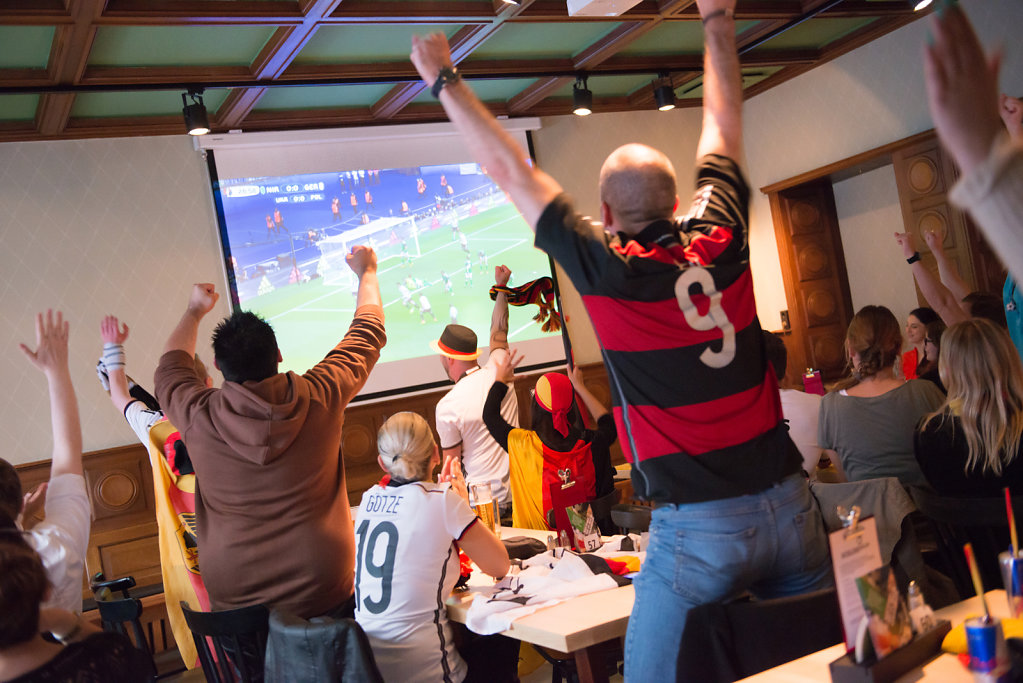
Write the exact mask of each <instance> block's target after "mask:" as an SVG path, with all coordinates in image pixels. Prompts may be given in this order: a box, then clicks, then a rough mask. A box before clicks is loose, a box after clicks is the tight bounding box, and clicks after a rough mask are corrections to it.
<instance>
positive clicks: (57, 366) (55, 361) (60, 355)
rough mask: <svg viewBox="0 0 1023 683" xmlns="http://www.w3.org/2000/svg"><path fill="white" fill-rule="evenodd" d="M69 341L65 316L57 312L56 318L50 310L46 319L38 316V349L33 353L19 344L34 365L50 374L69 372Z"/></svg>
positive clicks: (40, 314) (40, 315)
mask: <svg viewBox="0 0 1023 683" xmlns="http://www.w3.org/2000/svg"><path fill="white" fill-rule="evenodd" d="M67 340H68V322H67V321H66V320H64V314H63V313H61V312H60V311H57V315H56V317H54V315H53V310H52V309H50V310H47V311H46V318H45V319H44V318H43V314H42V313H39V314H38V315H36V349H35V350H34V351H33V350H32V349H30V348H29V347H27V346H25V345H24V344H19V347H20V348H21V350H22V352H23V353H24V354H25V357H26V358H28V360H29V362H30V363H32V365H34V366H36V367H37V368H39V369H40V370H42V371H43V372H44V373H46V374H50V373H52V372H57V371H61V370H63V371H67V368H68V353H67Z"/></svg>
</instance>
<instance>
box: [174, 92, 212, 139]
mask: <svg viewBox="0 0 1023 683" xmlns="http://www.w3.org/2000/svg"><path fill="white" fill-rule="evenodd" d="M188 98H191V100H192V103H191V104H189V103H188ZM181 103H182V104H184V105H185V106H184V108H183V109H182V110H181V113H182V114H184V115H185V128H187V129H188V134H189V135H206V133H209V132H210V118H209V116H207V115H206V105H205V104H203V103H202V90H189V91H188V92H187V93H181Z"/></svg>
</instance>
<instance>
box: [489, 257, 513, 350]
mask: <svg viewBox="0 0 1023 683" xmlns="http://www.w3.org/2000/svg"><path fill="white" fill-rule="evenodd" d="M510 279H511V269H510V268H508V266H505V265H500V266H497V267H496V268H494V283H495V284H496V285H497V286H498V287H507V286H508V280H510ZM507 348H508V295H507V294H505V293H504V292H498V293H497V298H496V299H494V313H493V315H492V316H491V317H490V353H493V352H494V349H507Z"/></svg>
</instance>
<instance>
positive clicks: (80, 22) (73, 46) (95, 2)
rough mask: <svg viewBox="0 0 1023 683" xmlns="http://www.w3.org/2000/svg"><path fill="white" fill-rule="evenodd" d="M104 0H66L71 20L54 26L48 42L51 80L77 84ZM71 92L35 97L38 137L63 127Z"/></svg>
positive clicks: (87, 56) (72, 99) (71, 97)
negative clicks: (68, 22)
mask: <svg viewBox="0 0 1023 683" xmlns="http://www.w3.org/2000/svg"><path fill="white" fill-rule="evenodd" d="M105 7H106V0H70V1H69V4H68V10H69V12H70V15H71V18H72V20H73V23H71V24H65V25H61V26H58V27H57V28H56V30H55V31H54V33H53V43H52V44H51V45H50V59H49V62H48V63H47V65H46V70H47V74H48V75H49V77H50V80H51V82H53V83H58V84H62V83H77V82H78V79H79V78H81V76H82V73H83V72H84V71H85V66H86V64H88V62H89V52H91V51H92V43H93V40H95V38H96V26H95V25H94V23H93V22H95V20H96V18H97V17H99V16H101V15H102V14H103V10H104V9H105ZM74 103H75V96H74V95H73V94H49V95H43V96H42V97H40V98H39V106H38V108H37V109H36V116H35V121H36V126H37V127H38V129H39V134H40V135H42V136H50V135H56V134H57V133H59V132H60V131H62V130H64V127H65V126H66V125H67V123H68V119H69V118H70V117H71V108H72V107H73V106H74Z"/></svg>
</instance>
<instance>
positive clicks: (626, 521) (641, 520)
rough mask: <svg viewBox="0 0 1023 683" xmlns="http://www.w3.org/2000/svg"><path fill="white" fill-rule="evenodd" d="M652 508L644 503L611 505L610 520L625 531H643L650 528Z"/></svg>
mask: <svg viewBox="0 0 1023 683" xmlns="http://www.w3.org/2000/svg"><path fill="white" fill-rule="evenodd" d="M653 512H654V509H653V508H652V507H649V506H646V505H633V504H631V503H628V504H619V505H614V506H612V507H611V521H612V522H614V524H615V526H617V527H618V528H619V529H621V530H622V531H623V532H625V533H629V532H632V533H643V532H644V531H648V530H649V529H650V518H651V517H652V515H653Z"/></svg>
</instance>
